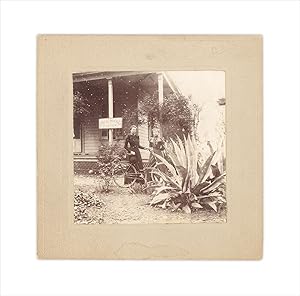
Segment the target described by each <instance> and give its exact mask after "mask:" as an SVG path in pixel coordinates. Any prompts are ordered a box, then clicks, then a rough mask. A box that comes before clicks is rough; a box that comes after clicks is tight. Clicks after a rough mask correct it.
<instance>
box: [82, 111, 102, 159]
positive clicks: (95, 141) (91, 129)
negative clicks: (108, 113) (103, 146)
mask: <svg viewBox="0 0 300 296" xmlns="http://www.w3.org/2000/svg"><path fill="white" fill-rule="evenodd" d="M82 133H83V135H82V136H83V147H84V149H83V152H84V153H86V154H96V153H97V152H98V149H99V146H100V130H99V127H98V118H97V117H91V118H87V119H86V120H85V121H84V123H83V129H82Z"/></svg>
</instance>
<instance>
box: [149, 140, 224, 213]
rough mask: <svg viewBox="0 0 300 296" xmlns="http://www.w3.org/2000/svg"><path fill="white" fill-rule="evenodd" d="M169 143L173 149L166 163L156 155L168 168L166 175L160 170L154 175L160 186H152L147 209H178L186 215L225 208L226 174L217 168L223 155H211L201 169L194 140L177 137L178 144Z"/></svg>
mask: <svg viewBox="0 0 300 296" xmlns="http://www.w3.org/2000/svg"><path fill="white" fill-rule="evenodd" d="M170 141H171V143H172V147H171V148H170V147H169V149H168V151H167V154H168V159H169V161H167V160H166V159H165V158H163V157H161V156H160V155H157V154H156V157H157V158H158V159H159V160H160V161H161V162H162V163H163V164H164V165H165V166H166V167H167V168H168V172H167V173H166V172H163V171H161V170H159V168H157V169H156V170H154V171H153V174H156V175H158V176H159V177H160V179H161V180H163V183H160V184H157V185H155V190H154V192H153V193H152V197H153V198H152V200H151V202H150V205H152V206H160V207H162V208H171V209H172V210H178V209H181V210H183V211H184V212H186V213H191V212H192V211H193V210H197V209H201V208H203V207H210V208H212V209H213V210H214V211H216V212H217V211H218V210H219V208H220V207H221V206H222V205H225V204H226V197H225V189H226V188H225V178H226V172H225V171H223V169H222V168H223V167H222V168H219V166H218V163H219V159H218V158H219V157H220V155H222V154H221V153H220V151H214V152H213V153H212V154H211V155H210V156H209V157H208V158H207V160H206V161H205V162H204V163H203V165H201V164H200V162H199V160H198V153H197V143H196V141H195V139H194V138H192V137H190V135H188V136H187V137H185V136H184V139H183V141H182V140H181V139H180V138H179V137H178V136H177V141H175V140H173V139H170ZM220 149H221V148H219V150H220Z"/></svg>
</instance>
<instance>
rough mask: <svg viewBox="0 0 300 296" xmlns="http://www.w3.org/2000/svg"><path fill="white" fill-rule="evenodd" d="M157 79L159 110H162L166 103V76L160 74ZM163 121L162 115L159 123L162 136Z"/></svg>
mask: <svg viewBox="0 0 300 296" xmlns="http://www.w3.org/2000/svg"><path fill="white" fill-rule="evenodd" d="M157 79H158V103H159V108H161V105H162V103H163V102H164V76H163V73H158V76H157ZM161 119H162V116H161V113H160V114H159V119H158V121H159V130H160V134H161V135H162V127H161Z"/></svg>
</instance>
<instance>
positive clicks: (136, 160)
mask: <svg viewBox="0 0 300 296" xmlns="http://www.w3.org/2000/svg"><path fill="white" fill-rule="evenodd" d="M136 130H137V127H136V126H135V125H132V126H131V127H130V134H129V135H128V136H127V137H126V139H125V146H124V148H125V149H126V150H127V151H128V153H129V162H130V163H132V164H133V165H135V167H136V169H137V170H139V171H142V170H143V161H142V157H141V153H140V150H139V149H144V150H150V149H149V148H146V147H143V146H141V145H140V138H139V136H138V135H137V134H136Z"/></svg>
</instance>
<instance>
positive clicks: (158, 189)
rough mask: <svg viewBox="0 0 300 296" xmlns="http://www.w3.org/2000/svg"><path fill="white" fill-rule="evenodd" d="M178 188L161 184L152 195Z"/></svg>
mask: <svg viewBox="0 0 300 296" xmlns="http://www.w3.org/2000/svg"><path fill="white" fill-rule="evenodd" d="M174 190H176V189H175V188H174V187H171V186H161V187H159V188H157V189H156V190H155V191H154V192H153V193H152V196H155V195H158V194H160V193H161V192H163V191H174Z"/></svg>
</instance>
